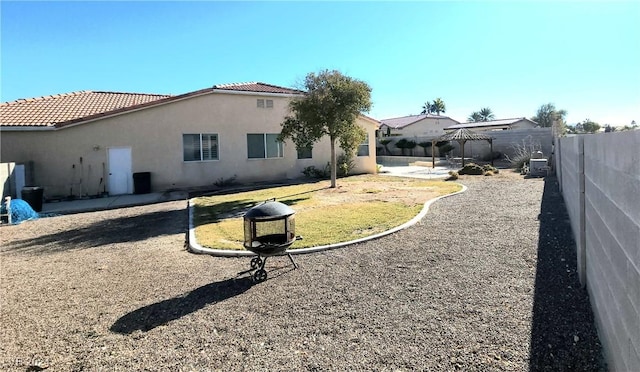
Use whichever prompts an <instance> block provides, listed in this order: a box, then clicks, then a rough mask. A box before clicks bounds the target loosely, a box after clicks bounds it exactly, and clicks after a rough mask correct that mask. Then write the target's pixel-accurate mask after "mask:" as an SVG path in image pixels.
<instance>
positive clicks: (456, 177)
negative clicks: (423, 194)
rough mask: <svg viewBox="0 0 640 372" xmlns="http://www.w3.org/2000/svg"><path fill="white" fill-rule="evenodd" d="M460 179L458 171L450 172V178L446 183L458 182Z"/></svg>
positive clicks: (446, 179)
mask: <svg viewBox="0 0 640 372" xmlns="http://www.w3.org/2000/svg"><path fill="white" fill-rule="evenodd" d="M458 177H459V175H458V172H456V171H449V177H447V178H445V179H444V180H445V181H454V180H457V179H458Z"/></svg>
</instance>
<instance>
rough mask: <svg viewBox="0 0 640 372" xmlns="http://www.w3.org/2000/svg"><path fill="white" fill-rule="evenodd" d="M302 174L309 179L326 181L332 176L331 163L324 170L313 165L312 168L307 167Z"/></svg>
mask: <svg viewBox="0 0 640 372" xmlns="http://www.w3.org/2000/svg"><path fill="white" fill-rule="evenodd" d="M302 174H304V175H305V176H306V177H309V178H318V179H326V178H329V177H330V176H331V171H330V165H329V163H327V165H326V166H325V167H324V169H318V168H316V167H314V166H313V165H311V166H308V167H305V168H304V169H303V170H302Z"/></svg>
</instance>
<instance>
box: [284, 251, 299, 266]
mask: <svg viewBox="0 0 640 372" xmlns="http://www.w3.org/2000/svg"><path fill="white" fill-rule="evenodd" d="M287 256H289V259H290V260H291V263H292V264H293V268H294V269H297V268H298V265H296V262H295V261H294V260H293V257H291V253H287Z"/></svg>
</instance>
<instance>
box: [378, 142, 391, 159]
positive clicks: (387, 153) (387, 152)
mask: <svg viewBox="0 0 640 372" xmlns="http://www.w3.org/2000/svg"><path fill="white" fill-rule="evenodd" d="M391 142H392V141H391V140H390V139H388V138H385V139H381V140H380V144H381V145H382V146H383V147H384V153H385V155H391V151H389V148H388V147H387V146H388V145H389V144H390V143H391Z"/></svg>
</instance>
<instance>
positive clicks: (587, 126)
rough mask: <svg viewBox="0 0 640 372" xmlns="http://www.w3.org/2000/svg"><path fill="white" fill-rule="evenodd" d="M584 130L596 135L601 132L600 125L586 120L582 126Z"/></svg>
mask: <svg viewBox="0 0 640 372" xmlns="http://www.w3.org/2000/svg"><path fill="white" fill-rule="evenodd" d="M581 126H582V130H583V131H584V132H585V133H595V132H597V131H599V130H600V124H598V123H596V122H593V121H591V120H589V119H585V120H584V121H583V122H582V124H581Z"/></svg>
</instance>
